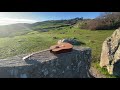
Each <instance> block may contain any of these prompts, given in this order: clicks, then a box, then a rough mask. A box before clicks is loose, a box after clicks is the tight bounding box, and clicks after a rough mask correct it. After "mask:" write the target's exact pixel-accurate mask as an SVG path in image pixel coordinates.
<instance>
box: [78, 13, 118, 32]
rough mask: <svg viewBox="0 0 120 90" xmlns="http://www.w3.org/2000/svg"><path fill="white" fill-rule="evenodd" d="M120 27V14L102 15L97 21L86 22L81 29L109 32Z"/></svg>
mask: <svg viewBox="0 0 120 90" xmlns="http://www.w3.org/2000/svg"><path fill="white" fill-rule="evenodd" d="M119 27H120V12H105V13H101V15H100V16H98V17H97V18H95V19H91V20H88V21H85V22H84V23H83V24H82V25H81V26H80V28H81V29H90V30H109V29H117V28H119Z"/></svg>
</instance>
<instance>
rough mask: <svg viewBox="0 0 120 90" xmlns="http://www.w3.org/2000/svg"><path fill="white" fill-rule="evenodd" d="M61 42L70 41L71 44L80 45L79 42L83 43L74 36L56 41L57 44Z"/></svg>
mask: <svg viewBox="0 0 120 90" xmlns="http://www.w3.org/2000/svg"><path fill="white" fill-rule="evenodd" d="M62 42H67V43H70V44H72V45H80V44H84V43H82V42H80V41H78V40H76V38H66V39H62V40H59V41H58V44H60V43H62Z"/></svg>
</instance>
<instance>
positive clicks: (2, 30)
mask: <svg viewBox="0 0 120 90" xmlns="http://www.w3.org/2000/svg"><path fill="white" fill-rule="evenodd" d="M82 20H83V18H74V19H69V20H49V21H43V22H36V23H33V24H28V23H17V24H11V25H4V26H0V37H12V36H16V35H23V34H26V33H28V32H30V31H32V30H37V31H48V30H51V29H58V28H61V27H66V26H73V25H75V24H76V23H77V22H78V21H82Z"/></svg>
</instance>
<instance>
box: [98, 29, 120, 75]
mask: <svg viewBox="0 0 120 90" xmlns="http://www.w3.org/2000/svg"><path fill="white" fill-rule="evenodd" d="M100 66H101V67H107V70H108V72H109V74H113V75H116V76H120V28H119V29H117V30H115V31H114V33H113V34H112V35H111V37H108V38H107V39H106V40H105V41H104V42H103V46H102V53H101V59H100Z"/></svg>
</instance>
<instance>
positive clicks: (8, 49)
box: [0, 27, 114, 60]
mask: <svg viewBox="0 0 120 90" xmlns="http://www.w3.org/2000/svg"><path fill="white" fill-rule="evenodd" d="M113 31H114V30H109V31H108V30H104V31H103V30H99V31H89V30H81V29H78V28H72V29H70V28H69V27H66V28H64V29H61V30H50V31H49V32H38V31H32V32H29V33H27V34H26V35H21V36H15V37H5V38H0V58H6V57H8V56H14V55H18V54H23V53H30V52H35V51H39V50H42V49H45V48H49V46H51V45H53V44H55V43H56V42H57V40H59V39H62V38H69V37H70V38H71V37H75V38H77V39H78V40H80V41H82V42H84V43H86V46H88V47H91V48H92V53H93V54H92V55H93V58H94V60H99V57H100V53H101V46H102V43H103V41H104V40H105V39H106V38H107V37H108V36H110V35H111V34H112V33H113ZM62 33H64V34H62ZM53 37H57V39H54V38H53Z"/></svg>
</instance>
